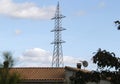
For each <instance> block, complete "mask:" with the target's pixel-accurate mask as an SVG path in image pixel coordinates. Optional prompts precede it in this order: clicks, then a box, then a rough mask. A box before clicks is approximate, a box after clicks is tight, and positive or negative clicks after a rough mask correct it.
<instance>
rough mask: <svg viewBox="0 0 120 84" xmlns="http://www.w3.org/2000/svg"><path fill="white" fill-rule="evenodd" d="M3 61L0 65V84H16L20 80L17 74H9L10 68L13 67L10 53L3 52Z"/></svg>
mask: <svg viewBox="0 0 120 84" xmlns="http://www.w3.org/2000/svg"><path fill="white" fill-rule="evenodd" d="M2 57H3V59H4V61H3V63H1V64H0V66H1V67H0V84H17V82H18V81H19V79H20V75H19V74H18V73H10V68H12V66H13V65H14V60H13V58H12V54H11V53H10V52H3V55H2Z"/></svg>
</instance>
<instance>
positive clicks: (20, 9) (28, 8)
mask: <svg viewBox="0 0 120 84" xmlns="http://www.w3.org/2000/svg"><path fill="white" fill-rule="evenodd" d="M54 13H55V7H54V6H49V7H38V6H37V5H36V4H34V3H30V2H25V3H15V2H13V1H12V0H0V14H2V15H7V16H10V17H14V18H28V19H50V18H51V17H53V15H54Z"/></svg>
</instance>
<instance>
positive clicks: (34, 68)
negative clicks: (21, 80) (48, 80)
mask: <svg viewBox="0 0 120 84" xmlns="http://www.w3.org/2000/svg"><path fill="white" fill-rule="evenodd" d="M10 69H65V67H12V68H10Z"/></svg>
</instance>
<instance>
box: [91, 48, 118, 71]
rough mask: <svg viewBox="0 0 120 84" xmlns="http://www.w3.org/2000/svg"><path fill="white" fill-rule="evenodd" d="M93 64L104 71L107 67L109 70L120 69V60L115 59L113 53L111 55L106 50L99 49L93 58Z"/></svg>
mask: <svg viewBox="0 0 120 84" xmlns="http://www.w3.org/2000/svg"><path fill="white" fill-rule="evenodd" d="M93 63H95V64H97V66H98V69H100V70H103V69H104V68H105V67H106V68H107V70H110V69H111V68H115V70H119V69H120V61H119V58H117V57H115V54H114V53H113V52H111V53H110V52H108V51H106V50H101V49H99V50H98V52H96V53H95V55H94V56H93Z"/></svg>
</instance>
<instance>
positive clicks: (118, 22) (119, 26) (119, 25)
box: [114, 20, 120, 30]
mask: <svg viewBox="0 0 120 84" xmlns="http://www.w3.org/2000/svg"><path fill="white" fill-rule="evenodd" d="M114 23H115V24H116V25H118V30H120V21H119V20H117V21H115V22H114Z"/></svg>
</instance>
